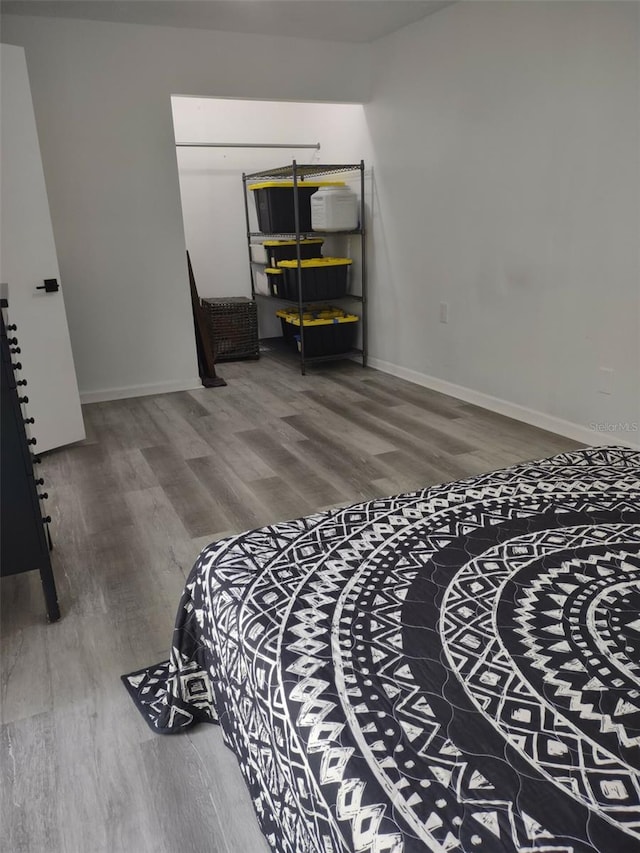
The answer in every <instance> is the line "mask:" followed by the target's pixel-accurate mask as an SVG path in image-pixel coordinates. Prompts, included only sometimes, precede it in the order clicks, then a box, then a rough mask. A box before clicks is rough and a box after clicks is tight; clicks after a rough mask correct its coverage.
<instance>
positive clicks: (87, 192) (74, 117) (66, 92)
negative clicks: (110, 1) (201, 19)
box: [2, 16, 369, 400]
mask: <svg viewBox="0 0 640 853" xmlns="http://www.w3.org/2000/svg"><path fill="white" fill-rule="evenodd" d="M2 38H3V41H5V42H7V43H9V44H17V45H22V46H24V48H25V51H26V57H27V65H28V69H29V75H30V80H31V88H32V93H33V100H34V107H35V113H36V121H37V125H38V133H39V137H40V145H41V149H42V157H43V164H44V170H45V177H46V181H47V190H48V194H49V203H50V207H51V214H52V221H53V228H54V234H55V239H56V245H57V248H58V257H59V262H60V272H61V278H62V281H63V284H64V288H65V296H66V304H67V312H68V318H69V328H70V333H71V341H72V346H73V351H74V357H75V362H76V370H77V374H78V384H79V387H80V390H81V392H83V397H84V399H85V400H86V399H99V398H102V399H106V398H109V397H114V396H121V395H127V394H131V393H144V392H152V391H156V390H158V391H159V390H167V389H171V388H184V387H190V386H191V385H193V384H194V383H195V382H196V381H197V368H196V362H195V349H194V343H193V327H192V319H191V308H190V302H189V291H188V279H187V275H186V262H185V254H184V253H185V239H184V232H183V224H182V215H181V210H180V196H179V186H178V172H177V166H176V153H175V140H174V135H173V127H172V118H171V103H170V98H171V95H174V94H192V95H200V96H225V97H234V98H246V97H250V98H260V99H262V98H266V99H268V98H271V99H290V100H324V101H354V102H358V101H360V102H361V101H363V100H365V99H366V98H367V97H368V92H369V73H368V64H367V55H368V54H367V50H366V47H365V46H357V45H342V44H334V43H326V42H318V41H313V40H305V39H284V38H272V37H261V36H244V35H237V34H233V33H216V32H211V31H194V30H184V29H171V28H164V27H145V26H138V25H129V24H109V23H99V22H93V21H75V20H62V19H59V20H54V19H47V18H40V17H34V18H28V17H19V16H3V19H2Z"/></svg>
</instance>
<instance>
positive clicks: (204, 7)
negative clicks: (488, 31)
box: [0, 0, 451, 42]
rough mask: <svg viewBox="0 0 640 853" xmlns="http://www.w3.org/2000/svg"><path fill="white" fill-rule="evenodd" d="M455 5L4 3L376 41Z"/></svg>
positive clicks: (9, 8)
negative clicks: (445, 7)
mask: <svg viewBox="0 0 640 853" xmlns="http://www.w3.org/2000/svg"><path fill="white" fill-rule="evenodd" d="M449 5H451V0H442V1H441V2H439V0H428V2H424V0H2V2H0V12H1V13H2V14H5V15H43V16H46V17H54V18H59V17H62V18H83V19H88V20H92V21H112V22H121V23H131V24H153V25H157V26H164V27H189V28H193V29H208V30H222V31H224V32H235V33H254V34H258V33H259V34H263V35H282V36H299V37H304V38H314V39H325V40H328V41H341V42H371V41H375V40H376V39H378V38H381V37H382V36H385V35H388V34H389V33H392V32H394V31H395V30H398V29H400V28H401V27H404V26H406V25H407V24H412V23H414V22H415V21H418V20H420V19H421V18H424V17H426V16H427V15H430V14H432V13H433V12H437V11H438V10H439V9H442V8H443V7H444V6H449Z"/></svg>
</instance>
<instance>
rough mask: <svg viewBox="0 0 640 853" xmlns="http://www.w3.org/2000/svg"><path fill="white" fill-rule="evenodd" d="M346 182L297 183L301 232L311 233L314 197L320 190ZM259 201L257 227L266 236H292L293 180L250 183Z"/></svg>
mask: <svg viewBox="0 0 640 853" xmlns="http://www.w3.org/2000/svg"><path fill="white" fill-rule="evenodd" d="M343 186H344V181H298V212H299V216H300V232H306V231H311V196H312V195H313V194H314V192H315V191H316V190H317V189H319V187H343ZM249 189H250V190H251V191H252V192H253V194H254V198H255V201H256V211H257V213H258V228H259V230H260V231H262V233H263V234H293V233H295V230H296V217H295V209H294V201H293V193H294V183H293V181H263V182H262V183H259V184H249Z"/></svg>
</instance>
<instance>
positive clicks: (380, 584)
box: [124, 448, 640, 853]
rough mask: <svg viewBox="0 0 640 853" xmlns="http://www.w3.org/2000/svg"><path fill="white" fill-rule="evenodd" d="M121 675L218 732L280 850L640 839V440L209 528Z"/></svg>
mask: <svg viewBox="0 0 640 853" xmlns="http://www.w3.org/2000/svg"><path fill="white" fill-rule="evenodd" d="M124 681H125V684H126V685H127V687H128V689H129V691H130V693H131V694H132V696H133V697H134V699H135V701H136V703H137V704H138V707H139V708H140V709H141V711H142V712H143V714H144V715H145V717H146V719H147V720H148V722H149V724H150V725H151V727H152V728H153V729H154V730H156V731H158V732H176V731H180V730H182V729H184V728H185V727H187V726H189V725H191V724H192V723H194V722H197V721H209V722H213V721H218V722H220V724H221V726H222V729H223V732H224V737H225V740H226V742H227V743H228V745H229V746H231V747H232V748H233V750H234V751H235V752H236V754H237V756H238V758H239V762H240V766H241V769H242V773H243V774H244V777H245V779H246V781H247V784H248V786H249V788H250V791H251V795H252V798H253V801H254V804H255V809H256V812H257V815H258V819H259V821H260V824H261V826H262V829H263V831H264V833H265V835H266V837H267V839H268V841H269V843H270V844H271V846H272V848H273V849H274V850H275V851H279V853H307V851H314V853H316V852H317V853H337V851H366V853H401V851H404V852H405V853H409V851H426V850H429V851H466V853H472V851H478V853H482V851H485V853H490V851H501V853H502V851H522V853H524V851H547V853H551V851H553V853H560V851H562V852H563V853H566V852H567V851H576V853H578V851H587V850H588V851H594V850H595V851H600V853H603V852H604V851H608V853H626V851H639V850H640V772H639V771H640V759H639V755H640V453H637V452H634V451H631V450H628V449H621V448H607V449H602V448H600V449H587V450H584V451H577V452H572V453H565V454H562V455H560V456H556V457H553V458H551V459H547V460H543V461H540V462H535V463H529V464H523V465H519V466H516V467H512V468H508V469H505V470H502V471H497V472H495V473H491V474H486V475H483V476H480V477H475V478H471V479H467V480H464V481H460V482H457V483H451V484H448V485H443V486H438V487H435V488H430V489H426V490H424V491H421V492H416V493H413V494H407V495H400V496H397V497H390V498H387V499H384V500H375V501H371V502H367V503H363V504H359V505H356V506H351V507H348V508H346V509H340V510H336V511H331V512H327V513H323V514H319V515H316V516H313V517H310V518H306V519H301V520H298V521H293V522H290V523H285V524H277V525H275V526H273V527H267V528H263V529H260V530H253V531H250V532H249V533H245V534H243V535H240V536H235V537H233V538H229V539H225V540H223V541H220V542H216V543H214V544H213V545H211V546H210V547H208V548H206V549H205V550H204V551H203V552H202V554H201V556H200V558H199V559H198V561H197V563H196V565H195V567H194V569H193V571H192V573H191V575H190V577H189V579H188V582H187V584H186V588H185V591H184V596H183V599H182V601H181V603H180V608H179V613H178V618H177V623H176V629H175V636H174V641H173V648H172V650H171V659H170V661H167V662H165V663H163V664H160V665H158V666H156V667H151V668H149V669H146V670H144V671H141V672H138V673H134V674H132V675H129V676H126V677H125V678H124ZM167 772H168V773H170V772H171V768H169V767H168V768H167Z"/></svg>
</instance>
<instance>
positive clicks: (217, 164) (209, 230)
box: [171, 95, 369, 375]
mask: <svg viewBox="0 0 640 853" xmlns="http://www.w3.org/2000/svg"><path fill="white" fill-rule="evenodd" d="M171 108H172V115H173V126H174V135H175V142H176V161H177V167H178V178H179V184H180V197H181V204H182V216H183V223H184V233H185V242H186V248H187V251H188V253H189V258H190V261H191V265H192V269H193V274H194V278H195V282H196V284H197V290H198V295H199V296H200V298H201V299H204V300H207V299H212V300H225V302H226V300H227V299H229V300H237V299H241V298H242V297H245V298H247V297H249V298H250V297H251V270H252V269H253V272H254V290H255V292H256V294H259V295H258V296H256V300H255V309H254V310H256V313H257V326H258V339H259V341H260V342H268V341H270V340H271V341H273V340H274V339H276V338H278V337H279V336H282V328H283V327H282V323H281V320H280V319H279V318H278V317H277V316H276V311H278V310H279V309H282V308H283V303H282V302H280V300H278V299H275V298H273V297H270V291H269V284H268V279H267V276H266V275H265V274H264V272H263V271H262V270H260V269H258V268H256V265H254V266H253V267H250V253H249V250H248V245H247V225H246V213H245V198H244V196H245V193H244V186H243V180H242V176H243V174H248V173H253V172H259V171H261V170H269V169H273V168H276V167H279V166H287V165H291V163H292V162H293V160H295V161H296V163H298V164H300V165H302V166H306V165H313V164H318V163H359V162H360V161H361V160H362V159H367V158H368V153H369V145H368V131H367V125H366V122H365V117H364V107H363V105H362V104H336V103H315V102H291V101H264V100H237V99H228V98H202V97H195V96H183V95H174V96H172V98H171ZM338 177H341V176H338ZM354 178H357V179H358V180H359V176H354ZM249 195H250V194H249ZM248 204H249V205H250V215H251V217H252V227H254V226H255V221H254V217H255V204H254V199H253V198H251V197H249V198H248ZM343 245H344V241H343ZM334 246H335V247H336V248H335V249H334ZM349 246H350V244H349ZM337 247H338V243H337V242H335V240H334V238H332V237H330V236H329V238H328V239H327V240H325V245H324V254H325V255H328V254H332V253H333V252H334V251H337V250H338V249H337ZM350 249H351V246H350ZM341 251H342V252H344V251H345V250H344V248H343V247H342V246H341ZM357 251H358V248H357V246H356V247H354V252H355V253H357ZM355 263H356V264H357V263H358V260H357V259H356V262H355ZM260 346H261V347H262V349H264V347H265V344H264V343H261V344H260ZM267 346H268V343H267ZM247 352H249V350H248V351H247ZM232 358H233V355H231V357H229V358H228V360H232ZM223 361H224V356H223V357H222V358H219V359H218V367H219V370H220V372H222V374H223V375H224V363H221V362H223Z"/></svg>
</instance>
